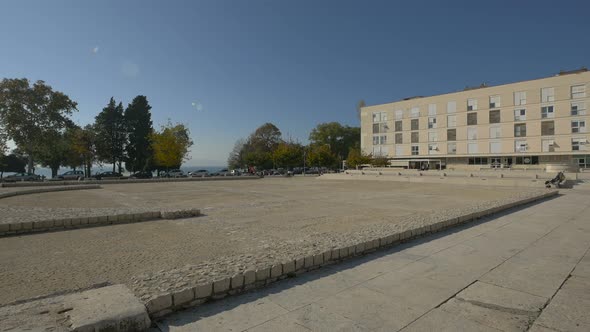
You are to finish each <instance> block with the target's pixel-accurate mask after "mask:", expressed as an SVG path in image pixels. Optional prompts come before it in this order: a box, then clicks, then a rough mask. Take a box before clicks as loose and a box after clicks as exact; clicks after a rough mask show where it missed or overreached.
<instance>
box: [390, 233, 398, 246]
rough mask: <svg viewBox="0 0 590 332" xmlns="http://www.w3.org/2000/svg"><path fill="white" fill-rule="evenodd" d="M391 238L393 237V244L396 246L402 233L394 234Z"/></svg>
mask: <svg viewBox="0 0 590 332" xmlns="http://www.w3.org/2000/svg"><path fill="white" fill-rule="evenodd" d="M390 236H391V243H392V244H394V243H396V242H399V236H400V233H395V234H392V235H390Z"/></svg>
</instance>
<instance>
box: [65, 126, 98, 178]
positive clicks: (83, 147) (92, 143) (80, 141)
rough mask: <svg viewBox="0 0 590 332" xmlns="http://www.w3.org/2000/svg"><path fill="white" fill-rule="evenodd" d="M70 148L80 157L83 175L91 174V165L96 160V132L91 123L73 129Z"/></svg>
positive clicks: (88, 175) (89, 175)
mask: <svg viewBox="0 0 590 332" xmlns="http://www.w3.org/2000/svg"><path fill="white" fill-rule="evenodd" d="M70 148H71V149H72V151H73V153H75V154H77V155H78V156H79V157H80V159H81V161H82V162H81V165H84V174H85V176H86V177H87V178H88V177H91V176H92V165H93V164H94V162H95V161H96V160H97V156H96V132H95V130H94V127H93V126H92V125H86V127H84V128H80V127H77V128H75V129H74V130H73V132H72V136H71V141H70Z"/></svg>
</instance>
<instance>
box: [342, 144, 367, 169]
mask: <svg viewBox="0 0 590 332" xmlns="http://www.w3.org/2000/svg"><path fill="white" fill-rule="evenodd" d="M371 159H372V158H371V155H367V154H365V153H363V152H362V151H361V149H360V148H359V147H352V148H350V151H349V152H348V158H346V165H347V166H348V167H351V168H357V167H358V166H361V165H366V164H370V163H371Z"/></svg>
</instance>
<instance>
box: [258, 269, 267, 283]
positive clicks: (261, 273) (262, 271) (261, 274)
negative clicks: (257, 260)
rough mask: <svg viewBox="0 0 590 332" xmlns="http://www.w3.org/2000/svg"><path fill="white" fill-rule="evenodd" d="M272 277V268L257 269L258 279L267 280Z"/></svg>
mask: <svg viewBox="0 0 590 332" xmlns="http://www.w3.org/2000/svg"><path fill="white" fill-rule="evenodd" d="M268 278H270V268H268V267H267V268H262V269H256V281H265V280H266V279H268Z"/></svg>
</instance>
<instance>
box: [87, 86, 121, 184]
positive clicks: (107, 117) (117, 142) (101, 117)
mask: <svg viewBox="0 0 590 332" xmlns="http://www.w3.org/2000/svg"><path fill="white" fill-rule="evenodd" d="M94 128H95V130H96V153H97V155H98V160H99V161H101V162H105V163H111V164H113V172H114V171H115V167H116V166H119V172H121V170H122V165H121V164H122V162H123V157H124V152H125V145H126V142H127V135H126V132H125V123H124V117H123V104H122V103H119V104H118V105H117V104H116V102H115V99H114V98H112V97H111V100H110V101H109V104H108V105H107V107H105V108H103V109H102V112H100V113H99V114H98V115H97V116H96V118H95V124H94Z"/></svg>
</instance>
